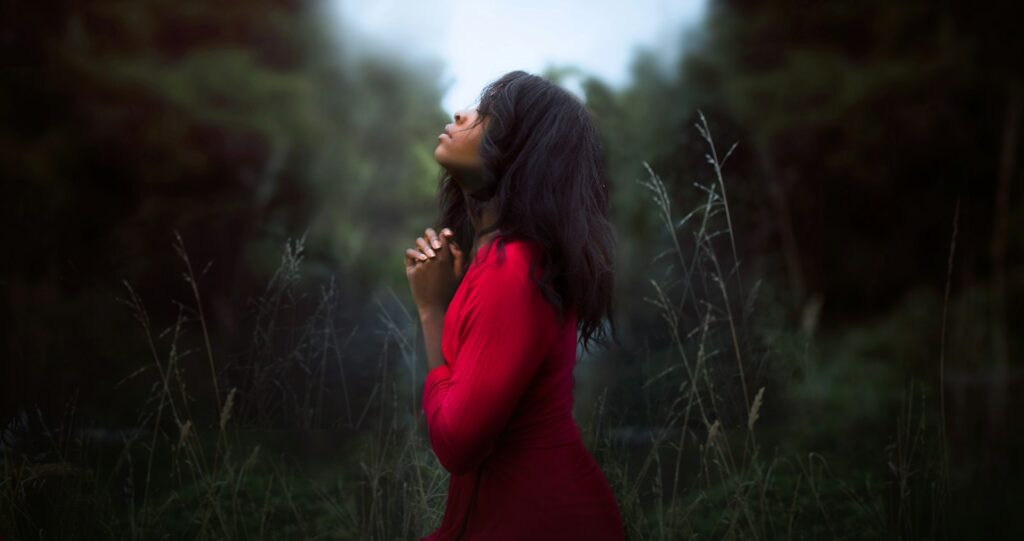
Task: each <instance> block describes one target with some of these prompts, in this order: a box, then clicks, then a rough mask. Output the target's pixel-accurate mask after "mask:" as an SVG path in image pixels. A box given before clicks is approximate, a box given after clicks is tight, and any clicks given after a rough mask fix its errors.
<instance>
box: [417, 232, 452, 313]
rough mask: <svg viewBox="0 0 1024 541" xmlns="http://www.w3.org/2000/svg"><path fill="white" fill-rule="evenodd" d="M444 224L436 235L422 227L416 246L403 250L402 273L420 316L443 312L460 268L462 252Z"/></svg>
mask: <svg viewBox="0 0 1024 541" xmlns="http://www.w3.org/2000/svg"><path fill="white" fill-rule="evenodd" d="M453 236H454V233H453V232H452V230H451V229H448V228H447V227H445V228H444V229H442V230H441V234H440V235H438V234H437V233H436V232H435V231H434V229H433V228H430V227H428V228H426V229H425V230H424V234H423V235H422V236H420V237H417V239H416V247H415V248H408V249H406V250H405V277H406V278H407V279H408V280H409V288H410V289H411V290H412V298H413V302H414V303H415V304H416V309H417V310H419V313H420V317H423V316H425V315H428V314H438V315H441V314H444V313H445V311H446V310H447V308H448V303H449V302H450V301H451V299H452V297H453V296H454V295H455V288H456V287H458V283H459V280H460V279H461V278H462V273H463V270H464V263H465V254H464V253H463V251H462V249H461V247H459V245H458V244H457V243H456V242H455V241H454V239H453V238H452V237H453Z"/></svg>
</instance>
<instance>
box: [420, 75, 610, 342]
mask: <svg viewBox="0 0 1024 541" xmlns="http://www.w3.org/2000/svg"><path fill="white" fill-rule="evenodd" d="M477 112H478V118H477V122H484V121H485V120H486V121H487V124H486V128H485V130H484V133H483V136H482V140H481V143H480V157H481V159H482V162H483V167H484V171H483V174H484V179H485V184H484V187H483V188H481V189H479V190H477V191H475V192H473V193H472V194H470V195H469V196H468V197H467V195H465V194H464V193H463V191H462V189H461V187H460V186H459V184H458V182H456V181H455V180H454V179H453V178H452V176H451V174H450V172H448V171H446V170H443V171H442V172H441V180H440V182H439V189H438V201H437V202H438V212H439V215H438V219H439V224H440V227H448V228H450V229H451V230H452V232H453V233H454V234H455V235H454V236H455V242H456V243H458V245H459V246H462V247H465V249H466V251H467V254H468V251H469V249H470V247H472V246H473V245H474V244H475V242H476V240H477V238H478V237H479V236H481V235H483V234H485V233H487V232H488V231H491V230H493V229H499V230H501V235H500V236H499V237H498V238H496V239H495V242H494V245H495V246H497V247H499V253H500V252H501V251H502V250H501V248H500V247H501V246H502V245H503V244H504V242H505V241H506V239H512V238H518V239H529V240H533V241H535V242H536V243H538V244H539V245H540V247H541V248H542V249H541V251H540V252H541V257H540V258H539V259H540V261H534V263H533V265H534V267H536V266H537V265H539V266H541V267H542V269H543V272H542V279H540V280H538V278H537V277H536V276H535V275H534V272H531V277H532V278H533V280H534V282H535V283H536V284H537V286H538V287H540V289H541V292H542V293H543V295H544V297H545V298H546V299H547V300H548V302H550V303H551V305H552V306H554V307H555V309H556V311H557V312H558V314H559V318H560V319H564V317H565V315H566V311H567V309H568V308H569V307H574V308H575V311H576V318H577V322H576V325H577V331H578V332H579V336H578V340H579V341H580V342H582V344H583V349H584V351H587V350H588V345H589V343H590V342H591V341H592V340H593V341H595V342H597V343H598V344H601V345H603V346H607V345H608V344H607V338H608V333H609V330H610V333H611V336H612V337H613V338H614V337H615V326H614V323H613V320H612V290H613V286H614V247H615V236H614V232H613V230H612V226H611V223H610V221H609V219H608V185H607V179H606V176H605V156H604V148H603V145H602V143H601V138H600V134H599V132H598V130H597V126H596V124H595V122H594V119H593V118H592V116H591V114H590V111H588V110H587V108H586V106H585V104H584V103H583V102H582V101H581V100H580V99H578V98H577V97H576V96H574V95H573V94H571V93H569V92H568V91H566V90H565V89H563V88H561V87H560V86H558V85H557V84H555V83H553V82H551V81H549V80H547V79H544V78H542V77H539V76H536V75H532V74H529V73H526V72H523V71H512V72H509V73H507V74H505V75H503V76H502V77H500V78H499V79H497V80H495V81H493V82H491V83H490V84H488V85H487V86H486V87H485V88H484V89H483V90H482V91H481V93H480V96H479V98H478V106H477ZM442 169H443V168H442ZM485 204H492V205H494V207H495V212H496V214H497V221H496V222H495V223H494V224H493V225H492V226H490V227H488V228H486V230H480V231H475V230H474V228H473V225H472V223H471V222H470V220H469V219H468V215H467V210H469V211H471V212H473V215H474V216H480V215H481V213H482V212H483V207H484V205H485ZM467 205H468V209H467ZM531 270H532V271H536V268H534V269H531ZM604 319H607V322H608V329H607V330H606V329H605V327H604V326H603V320H604ZM615 342H616V343H618V339H617V338H616V339H615Z"/></svg>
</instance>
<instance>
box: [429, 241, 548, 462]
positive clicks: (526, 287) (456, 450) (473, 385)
mask: <svg viewBox="0 0 1024 541" xmlns="http://www.w3.org/2000/svg"><path fill="white" fill-rule="evenodd" d="M525 265H526V261H525V260H523V259H518V258H508V259H507V260H506V261H505V262H504V264H488V265H486V266H484V267H481V268H480V269H478V270H479V274H478V275H477V276H475V277H474V278H475V280H473V282H472V283H471V284H466V285H468V286H469V289H468V290H467V291H466V298H465V299H464V302H463V305H462V309H461V311H460V315H459V318H457V319H452V320H451V322H452V324H453V325H455V326H456V327H457V329H456V332H457V333H458V342H459V347H458V349H457V353H456V358H455V359H454V360H453V362H452V363H451V364H450V365H449V363H447V362H446V363H445V364H442V365H441V366H438V367H435V368H434V369H432V370H431V371H430V372H429V373H428V374H427V378H426V381H425V383H424V391H423V410H424V412H425V414H426V419H427V430H428V433H429V439H430V443H431V446H432V447H433V449H434V453H435V454H436V455H437V458H438V460H439V461H440V462H441V465H442V466H444V468H445V469H446V470H448V471H449V472H451V473H453V474H461V473H466V472H469V471H471V470H472V469H473V468H475V467H476V466H478V465H479V464H480V463H481V462H482V461H483V460H484V458H486V457H487V456H488V455H490V454H491V452H492V451H493V450H494V444H495V441H496V440H497V438H498V436H499V435H500V434H501V431H502V430H503V429H504V428H505V426H506V424H507V423H508V421H509V419H510V417H511V416H512V413H513V412H514V410H515V408H516V406H517V405H518V403H519V400H520V398H522V396H523V394H524V393H525V391H526V389H527V387H528V386H529V384H530V381H531V380H532V379H533V377H534V375H535V374H536V372H537V370H538V368H539V367H540V364H541V362H542V361H543V360H544V357H545V355H546V353H547V351H548V349H549V346H550V344H551V341H552V338H553V336H554V330H555V327H556V324H555V320H556V315H555V312H554V309H553V307H551V305H550V304H548V303H547V301H546V300H545V299H544V297H543V295H542V294H541V293H540V291H539V290H538V289H537V286H536V285H535V284H534V283H533V281H532V280H530V278H529V276H528V274H527V270H526V267H525Z"/></svg>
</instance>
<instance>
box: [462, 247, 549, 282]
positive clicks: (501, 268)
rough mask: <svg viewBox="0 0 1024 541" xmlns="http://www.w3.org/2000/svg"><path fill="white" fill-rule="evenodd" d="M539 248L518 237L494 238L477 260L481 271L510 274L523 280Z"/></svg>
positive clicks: (527, 274)
mask: <svg viewBox="0 0 1024 541" xmlns="http://www.w3.org/2000/svg"><path fill="white" fill-rule="evenodd" d="M539 249H540V247H539V245H538V244H537V243H536V241H534V240H532V239H525V238H519V237H496V238H495V239H494V241H492V242H490V243H488V245H487V246H486V247H485V249H484V250H483V251H482V253H480V254H479V257H478V258H477V263H476V264H477V265H479V268H480V270H481V271H483V270H484V269H485V268H486V269H489V270H490V272H499V273H512V274H516V275H520V276H521V277H523V278H525V277H528V276H529V271H530V265H531V264H532V262H533V261H534V260H535V259H536V257H537V255H538V251H539Z"/></svg>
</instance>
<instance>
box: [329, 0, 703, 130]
mask: <svg viewBox="0 0 1024 541" xmlns="http://www.w3.org/2000/svg"><path fill="white" fill-rule="evenodd" d="M705 3H706V0H677V1H670V0H635V1H631V2H625V1H622V0H618V1H613V0H588V1H582V0H571V1H552V0H515V1H513V0H506V1H493V0H492V1H487V0H441V1H437V2H423V1H413V0H408V1H396V0H390V1H384V0H335V5H334V6H333V7H334V8H335V9H336V11H337V13H338V14H339V15H340V17H342V18H343V20H344V22H345V24H346V25H351V26H352V27H354V28H357V29H359V31H360V33H362V34H364V35H365V36H366V37H368V38H369V39H372V41H373V43H372V44H370V45H373V46H377V47H383V48H386V49H390V50H393V51H395V52H398V53H399V54H402V55H405V56H407V57H410V58H413V59H416V58H422V59H430V58H433V59H439V60H440V61H441V62H442V65H444V72H443V73H442V74H440V80H442V81H444V82H445V83H446V84H449V85H450V86H449V87H448V91H447V93H446V94H445V96H444V99H443V102H442V106H443V107H444V109H445V110H446V111H447V112H448V113H449V114H451V113H453V112H454V111H455V110H457V109H459V108H462V107H466V106H469V105H472V104H473V103H474V102H475V100H476V98H477V96H478V95H479V93H480V90H481V89H483V87H484V85H486V84H487V83H488V82H490V81H492V80H494V79H496V78H498V77H500V76H501V75H502V74H504V73H506V72H508V71H511V70H515V69H522V70H525V71H528V72H531V73H536V74H538V75H539V74H541V72H542V71H543V70H544V69H545V68H547V67H568V66H572V67H575V68H579V69H580V70H582V71H583V72H585V73H586V74H589V75H594V76H596V77H598V78H600V79H601V80H603V81H604V82H606V83H607V84H609V85H611V86H612V87H615V88H620V87H621V86H622V85H624V84H625V83H626V82H627V81H628V79H629V65H630V61H631V60H632V56H633V53H634V51H635V50H636V49H637V48H639V47H645V48H649V49H651V50H654V51H656V53H657V55H658V57H659V59H660V60H661V61H662V62H663V63H664V65H666V66H667V65H671V63H673V62H675V60H676V59H677V58H678V57H679V52H680V49H681V48H682V45H681V44H680V43H679V39H680V36H681V34H682V32H683V30H684V29H685V28H686V27H688V26H690V25H693V24H695V23H697V22H698V21H699V20H700V18H701V17H702V15H703V13H704V8H705ZM563 84H564V86H565V87H566V88H567V89H568V90H570V91H571V92H574V93H575V94H577V95H580V96H581V97H582V90H581V88H580V87H579V84H578V82H577V81H576V80H575V78H569V77H567V78H566V80H564V81H563Z"/></svg>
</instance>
